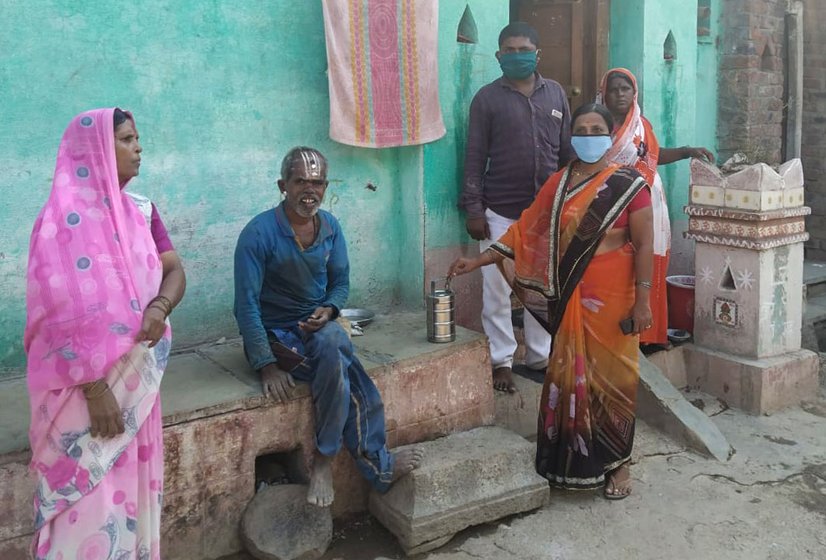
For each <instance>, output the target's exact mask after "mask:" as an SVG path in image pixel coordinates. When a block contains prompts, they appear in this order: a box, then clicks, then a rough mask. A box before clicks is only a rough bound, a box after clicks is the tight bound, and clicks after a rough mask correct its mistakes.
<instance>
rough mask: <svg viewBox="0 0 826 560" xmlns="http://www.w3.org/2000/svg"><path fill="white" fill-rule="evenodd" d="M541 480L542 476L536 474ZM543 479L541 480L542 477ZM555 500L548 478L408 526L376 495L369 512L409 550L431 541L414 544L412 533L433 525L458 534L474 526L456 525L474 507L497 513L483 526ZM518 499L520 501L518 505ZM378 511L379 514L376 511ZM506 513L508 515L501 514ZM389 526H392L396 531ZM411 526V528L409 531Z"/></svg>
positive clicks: (483, 521)
mask: <svg viewBox="0 0 826 560" xmlns="http://www.w3.org/2000/svg"><path fill="white" fill-rule="evenodd" d="M536 476H537V477H539V475H536ZM540 478H541V477H540ZM550 499H551V492H550V485H549V484H548V481H547V480H545V479H544V478H541V480H538V481H537V482H535V483H533V484H532V485H531V486H529V487H527V488H520V489H516V490H511V491H510V492H508V493H507V494H503V495H499V496H497V497H496V498H494V499H486V500H477V501H476V502H474V503H472V504H467V505H464V506H462V507H461V508H452V509H450V510H449V511H446V512H441V513H437V514H433V515H429V516H427V517H423V518H421V519H416V520H415V521H414V523H412V524H408V523H407V522H406V521H405V520H406V518H407V517H406V516H405V515H404V514H402V513H400V512H399V511H398V510H397V509H395V508H391V507H389V506H387V505H385V504H384V502H381V501H377V500H374V494H371V495H370V501H369V504H368V509H369V510H370V513H371V514H373V516H374V517H379V516H381V517H382V519H383V520H387V523H385V521H382V522H381V523H382V525H384V526H385V527H386V528H387V529H388V530H390V531H391V532H392V533H393V534H394V535H396V537H397V538H398V539H399V541H400V542H401V543H402V546H404V547H405V548H412V547H414V546H418V545H420V544H423V543H424V542H427V541H422V542H412V541H411V535H410V533H411V532H412V531H419V530H424V529H427V528H429V527H431V526H434V525H435V526H438V527H443V528H447V529H448V531H447V532H453V533H457V532H459V531H461V530H463V529H466V528H467V527H470V525H468V524H467V523H464V522H462V523H458V524H457V523H454V522H453V519H451V518H456V517H457V515H458V514H462V515H463V516H464V515H465V514H466V512H467V511H468V510H469V509H471V508H473V509H474V510H475V511H479V510H482V509H491V510H495V511H496V514H495V515H487V516H483V517H482V518H480V521H478V523H475V524H476V525H480V524H482V523H488V522H490V521H494V520H496V519H501V518H503V517H507V516H509V515H515V514H517V513H523V512H527V511H532V510H535V509H538V508H541V507H544V506H546V505H548V503H550ZM517 500H518V501H519V502H517ZM508 501H510V502H513V503H520V504H521V505H519V506H517V507H510V508H507V509H505V510H501V509H498V506H499V505H500V504H502V503H506V502H508ZM524 502H528V504H529V505H528V507H525V504H524ZM374 510H377V511H374ZM502 511H505V512H506V513H504V514H503V513H501V512H502ZM388 525H392V527H393V529H392V530H391V528H390V527H389V526H388ZM408 525H409V529H408V528H406V527H407V526H408ZM451 525H454V526H455V530H454V531H451Z"/></svg>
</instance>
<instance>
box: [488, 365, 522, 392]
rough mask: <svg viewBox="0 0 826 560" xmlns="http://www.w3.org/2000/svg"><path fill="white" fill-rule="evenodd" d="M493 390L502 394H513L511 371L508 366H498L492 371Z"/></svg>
mask: <svg viewBox="0 0 826 560" xmlns="http://www.w3.org/2000/svg"><path fill="white" fill-rule="evenodd" d="M493 388H494V389H496V390H497V391H502V392H503V393H515V392H516V385H514V384H513V370H511V368H509V367H508V366H499V367H498V368H494V370H493Z"/></svg>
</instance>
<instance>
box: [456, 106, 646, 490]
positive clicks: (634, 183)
mask: <svg viewBox="0 0 826 560" xmlns="http://www.w3.org/2000/svg"><path fill="white" fill-rule="evenodd" d="M572 123H573V124H572V127H571V130H572V134H573V136H572V140H571V143H572V145H573V147H574V150H575V151H576V154H577V157H578V159H576V160H575V161H573V162H572V163H571V164H570V165H568V166H567V167H566V168H564V169H562V170H560V171H559V172H557V173H556V174H554V175H553V176H552V177H551V178H550V179H548V181H547V182H546V183H545V185H544V186H543V187H542V190H541V191H540V192H539V195H538V196H537V199H536V201H535V202H534V203H533V204H532V205H531V206H530V207H529V208H528V209H527V210H525V212H523V213H522V216H521V217H520V218H519V220H518V221H517V222H516V223H514V224H513V225H512V226H511V227H510V229H508V231H507V232H506V233H505V235H503V236H502V237H500V238H499V240H498V241H497V242H496V243H494V244H493V246H492V247H491V248H490V249H488V250H487V251H485V252H484V253H482V254H481V255H479V256H478V257H476V258H459V259H457V260H456V261H455V262H454V263H453V264H452V265H451V267H450V271H449V274H450V275H459V274H465V273H468V272H470V271H472V270H475V269H476V268H479V267H481V266H486V265H490V264H496V265H498V266H499V268H500V270H501V271H502V273H503V274H504V275H505V277H506V278H507V279H508V281H509V282H510V284H511V286H512V287H513V290H514V292H515V293H516V294H517V296H518V297H519V299H520V300H521V301H522V303H523V304H524V305H525V308H526V309H528V310H529V311H530V312H531V314H532V315H533V316H534V317H535V318H536V319H537V320H538V321H539V322H540V323H541V324H542V325H543V327H544V328H545V329H546V330H547V331H548V333H550V334H551V335H552V337H553V345H552V348H551V356H550V359H549V363H548V369H547V372H546V374H545V384H544V387H543V390H542V399H541V401H540V412H539V427H540V428H539V434H538V438H537V454H536V468H537V472H539V474H541V475H543V476H545V477H546V478H547V479H548V480H549V481H550V482H551V484H552V485H554V486H560V487H563V488H576V489H588V488H598V487H603V486H604V494H605V497H606V498H609V499H622V498H625V497H626V496H628V495H629V494H630V492H631V480H630V472H629V470H628V461H629V460H630V458H631V448H632V445H633V439H634V417H635V405H636V394H637V383H638V381H639V362H638V359H637V348H638V345H639V337H638V334H639V333H640V332H641V331H642V330H644V329H645V328H647V327H648V326H649V325H650V323H651V309H650V307H649V303H648V294H649V290H650V287H651V267H652V262H651V255H652V237H653V233H652V212H651V197H650V192H649V188H648V185H647V184H646V182H645V179H644V178H643V177H642V176H641V175H640V174H639V172H637V171H636V170H635V169H633V168H631V167H623V166H620V165H618V164H615V163H610V162H609V161H608V160H607V158H606V157H605V154H606V152H607V150H608V149H609V148H610V147H611V144H612V142H611V130H612V128H613V119H612V117H611V114H610V112H609V111H608V110H607V109H606V108H605V107H603V106H601V105H595V104H590V105H584V106H582V107H580V108H579V109H577V110H576V111H575V112H574V114H573V117H572Z"/></svg>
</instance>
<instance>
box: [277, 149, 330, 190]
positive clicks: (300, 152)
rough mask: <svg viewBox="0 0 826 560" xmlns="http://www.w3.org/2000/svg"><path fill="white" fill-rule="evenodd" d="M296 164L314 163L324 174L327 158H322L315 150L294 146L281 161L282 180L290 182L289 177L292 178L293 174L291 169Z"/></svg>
mask: <svg viewBox="0 0 826 560" xmlns="http://www.w3.org/2000/svg"><path fill="white" fill-rule="evenodd" d="M298 162H302V163H307V162H315V163H316V164H317V165H318V166H319V168H320V169H324V171H325V172H326V170H327V158H326V157H324V154H322V153H321V152H319V151H318V150H316V149H315V148H310V147H308V146H296V147H295V148H293V149H291V150H290V151H289V152H287V155H286V156H284V159H283V160H282V161H281V179H282V180H284V181H289V180H290V177H292V174H293V168H294V167H295V165H296V164H297V163H298Z"/></svg>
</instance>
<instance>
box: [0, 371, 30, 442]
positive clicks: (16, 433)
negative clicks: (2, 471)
mask: <svg viewBox="0 0 826 560" xmlns="http://www.w3.org/2000/svg"><path fill="white" fill-rule="evenodd" d="M0 411H2V412H0V455H3V454H6V453H11V452H13V451H23V450H25V449H28V448H29V419H30V417H31V414H30V412H29V391H28V389H27V387H26V379H25V378H18V379H9V380H7V381H0Z"/></svg>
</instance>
